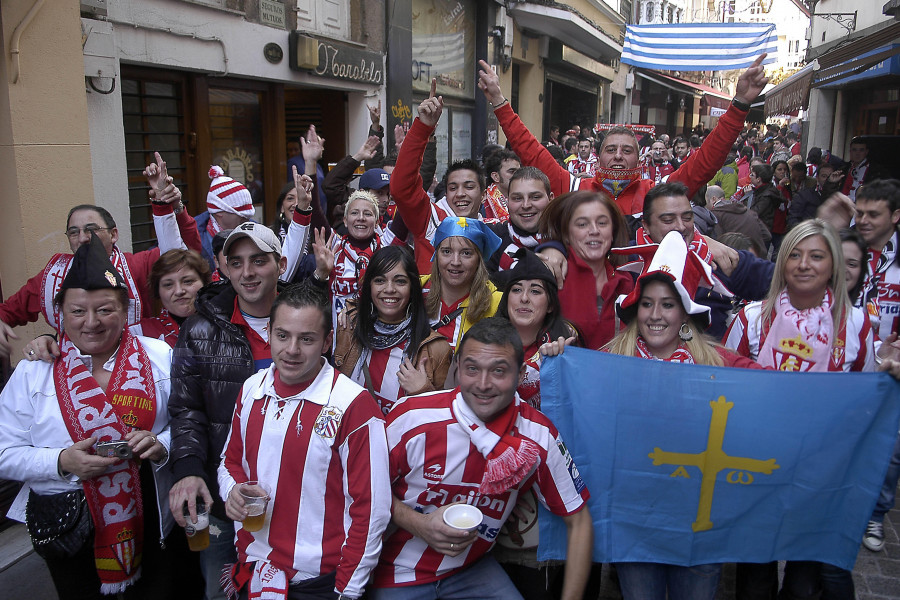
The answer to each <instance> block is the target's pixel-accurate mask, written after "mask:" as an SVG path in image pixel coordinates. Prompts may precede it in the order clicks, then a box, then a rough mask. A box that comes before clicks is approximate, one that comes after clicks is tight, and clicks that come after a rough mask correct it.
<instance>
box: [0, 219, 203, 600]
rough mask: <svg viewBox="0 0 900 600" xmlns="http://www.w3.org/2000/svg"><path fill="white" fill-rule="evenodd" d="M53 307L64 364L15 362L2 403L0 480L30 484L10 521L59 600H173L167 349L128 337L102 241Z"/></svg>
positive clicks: (117, 280)
mask: <svg viewBox="0 0 900 600" xmlns="http://www.w3.org/2000/svg"><path fill="white" fill-rule="evenodd" d="M56 303H57V305H58V306H59V308H60V314H61V315H62V319H63V325H64V327H65V329H64V332H63V334H62V337H61V338H60V340H59V345H60V351H61V355H60V357H59V358H57V359H56V360H55V361H53V363H52V364H48V363H46V362H44V361H34V362H21V363H19V365H18V367H17V368H16V370H15V372H14V373H13V375H12V377H11V378H10V380H9V382H8V383H7V385H6V387H5V388H4V389H3V392H2V394H0V477H3V478H6V479H11V480H16V481H22V482H24V484H25V485H24V486H23V488H22V491H21V492H20V493H19V496H18V497H17V498H16V501H15V502H14V503H13V506H12V508H11V510H10V513H9V516H10V517H11V518H13V519H16V520H19V521H25V522H27V524H28V529H29V533H30V534H31V538H32V542H33V544H34V547H35V551H36V552H37V553H38V554H39V555H40V556H42V557H43V558H44V560H45V561H46V562H47V566H48V568H49V570H50V574H51V577H52V578H53V583H54V585H55V587H56V590H57V593H58V594H59V597H60V599H61V600H69V599H97V600H99V599H100V598H102V597H105V596H104V595H107V594H116V593H123V592H124V595H125V597H126V598H144V597H146V598H151V597H154V598H162V597H173V596H172V594H173V593H175V590H174V582H175V578H174V577H172V576H170V570H171V569H172V568H175V565H176V564H178V563H176V562H175V558H174V556H173V554H174V553H173V552H172V551H171V550H169V551H163V550H161V546H163V541H164V540H165V538H166V535H167V534H168V532H169V531H170V530H171V527H172V516H171V513H170V511H169V507H168V489H169V483H170V481H169V473H168V469H167V468H165V464H166V460H167V458H168V445H169V440H170V434H169V428H168V421H169V415H168V411H167V402H168V395H169V367H170V364H171V350H170V349H169V346H168V345H167V344H165V343H164V342H161V341H159V340H152V339H148V338H142V337H138V336H135V335H133V334H131V333H130V332H129V331H128V329H126V325H127V316H128V313H127V307H128V290H127V287H126V284H125V282H124V280H123V279H122V277H121V275H119V273H118V272H117V271H116V270H115V269H114V268H113V266H112V264H111V263H110V261H109V258H108V256H107V255H106V252H105V251H104V249H103V245H102V244H101V242H100V240H99V239H98V238H97V237H96V235H94V236H93V239H92V241H91V243H89V244H84V245H83V246H81V247H80V248H78V250H77V251H76V253H75V257H74V258H73V260H72V265H71V267H70V269H69V271H68V273H67V275H66V278H65V280H64V281H63V284H62V289H61V291H60V292H59V294H58V296H57V298H56ZM26 501H27V506H26ZM173 537H175V536H174V534H173ZM179 537H181V539H182V540H183V536H180V535H179ZM166 541H167V542H168V540H166ZM182 545H183V543H182ZM178 561H179V562H181V561H182V559H181V558H179V559H178ZM142 569H143V570H144V571H145V572H146V573H147V575H148V576H147V577H145V578H143V579H142V578H141V571H142ZM184 584H185V582H184V581H179V583H178V585H179V588H178V589H179V592H178V593H181V592H184V591H185V587H184Z"/></svg>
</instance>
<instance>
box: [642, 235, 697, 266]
mask: <svg viewBox="0 0 900 600" xmlns="http://www.w3.org/2000/svg"><path fill="white" fill-rule="evenodd" d="M635 239H636V241H637V245H638V246H643V245H646V244H656V243H658V242H654V241H653V240H651V239H650V236H649V235H647V233H646V232H645V231H644V228H643V227H641V228H640V229H638V230H637V234H636V235H635ZM688 249H689V250H693V251H694V252H696V253H697V256H699V257H700V258H702V259H703V261H704V262H705V263H706V264H708V265H711V264H712V259H713V256H712V252H710V251H709V244H707V243H706V240H705V239H703V236H702V235H700V232H699V231H697V229H696V228H694V237H693V238H691V243H690V244H688Z"/></svg>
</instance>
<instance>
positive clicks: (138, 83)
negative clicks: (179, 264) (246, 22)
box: [121, 77, 191, 252]
mask: <svg viewBox="0 0 900 600" xmlns="http://www.w3.org/2000/svg"><path fill="white" fill-rule="evenodd" d="M121 85H122V116H123V118H124V125H125V157H126V163H127V168H128V205H129V208H130V216H131V237H132V247H133V249H134V251H135V252H139V251H141V250H146V249H148V248H151V247H153V246H155V245H156V233H155V231H154V229H153V216H152V213H151V211H150V200H149V197H148V195H147V192H148V188H147V181H146V179H145V178H144V176H143V174H142V173H143V170H144V167H145V166H146V165H147V164H148V163H149V162H150V161H151V160H153V152H154V151H155V152H159V153H160V155H162V157H163V159H164V160H165V161H166V165H167V168H168V172H169V175H171V176H172V177H173V178H174V179H175V184H176V185H178V186H179V187H180V188H181V191H182V194H183V195H184V197H185V198H186V199H187V198H190V197H191V190H190V189H189V185H188V178H187V172H186V165H185V159H186V156H185V152H186V149H185V147H184V144H183V140H184V133H185V126H184V111H183V101H182V93H183V89H182V88H183V85H182V84H181V82H178V81H146V80H139V79H129V78H125V77H123V78H122V83H121Z"/></svg>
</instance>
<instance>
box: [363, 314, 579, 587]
mask: <svg viewBox="0 0 900 600" xmlns="http://www.w3.org/2000/svg"><path fill="white" fill-rule="evenodd" d="M458 358H459V375H458V377H459V385H460V387H459V388H457V389H455V390H451V391H441V392H433V393H429V394H422V395H420V396H412V397H410V398H406V399H404V400H402V401H401V402H399V403H398V404H396V405H395V406H394V408H393V409H392V410H391V412H390V413H388V416H387V435H388V447H389V450H390V468H391V479H392V488H393V493H394V505H393V515H392V519H393V523H392V528H391V529H390V530H389V531H388V534H387V535H386V536H385V542H384V549H383V551H382V553H381V557H380V558H379V561H378V566H377V567H376V569H375V580H374V584H373V585H374V589H370V590H369V596H370V597H371V598H372V599H373V600H395V599H400V598H402V599H403V600H419V599H422V600H433V599H435V598H438V597H440V598H442V599H445V600H453V599H456V598H496V599H498V600H500V599H503V600H508V599H516V598H521V596H520V595H519V593H518V591H517V590H516V588H515V586H514V585H513V584H512V582H511V581H510V580H509V578H508V577H507V576H506V574H505V572H504V571H503V569H502V568H501V567H500V566H499V565H498V564H497V562H496V561H495V560H494V559H493V558H492V557H490V556H489V555H488V556H486V554H487V552H488V551H489V550H490V549H491V547H492V546H493V545H494V542H495V540H496V538H497V534H498V532H499V531H500V527H501V526H502V525H503V523H504V522H505V521H506V519H507V517H508V516H509V514H510V513H511V512H512V509H513V507H514V506H515V505H516V500H517V498H518V496H519V494H520V493H524V492H526V491H527V490H529V489H532V488H533V489H534V490H535V492H536V493H537V497H538V499H539V500H540V501H541V502H542V503H543V504H544V506H546V507H547V508H548V509H549V510H550V511H551V512H553V513H554V514H557V515H559V516H561V517H562V518H563V519H564V520H565V521H566V525H567V526H568V527H567V529H568V534H569V543H568V558H567V560H566V571H565V583H564V586H563V595H562V597H563V598H564V599H575V598H578V599H580V598H581V596H582V593H583V591H584V585H585V582H586V580H587V575H588V571H589V570H590V565H591V544H592V540H593V526H592V522H591V517H590V514H589V513H588V510H587V505H586V500H587V498H588V496H589V494H588V491H587V488H586V487H585V484H584V482H583V480H582V479H581V477H580V475H579V474H578V469H577V467H576V466H575V464H574V462H573V460H572V457H571V456H570V455H569V452H568V450H567V449H566V446H565V445H564V444H563V441H562V439H561V437H560V435H559V433H558V432H557V430H556V428H555V427H554V426H553V424H552V423H551V422H550V420H549V419H547V417H546V416H544V415H543V414H542V413H540V412H539V411H537V410H535V409H533V408H532V407H530V406H528V405H527V404H526V403H524V402H523V401H522V400H521V399H519V397H518V396H517V395H516V386H517V385H518V384H519V382H520V379H521V377H522V375H523V373H524V371H523V363H524V360H523V358H524V356H523V349H522V342H521V340H520V339H519V335H518V334H517V333H516V330H515V328H514V327H513V326H512V325H511V324H510V323H509V321H506V320H505V319H501V318H489V319H483V320H481V321H479V322H478V323H476V324H475V325H474V326H473V327H472V328H471V329H470V330H469V331H468V332H466V335H465V336H464V337H463V339H462V341H461V342H460V345H459V351H458ZM456 503H466V504H470V505H472V506H475V507H477V508H478V509H480V510H481V512H482V514H483V516H484V519H483V521H482V522H481V524H480V525H479V526H478V527H477V528H476V529H475V530H474V531H471V532H470V531H468V530H461V529H454V528H452V527H450V526H449V525H447V524H446V523H444V522H443V514H444V511H445V510H446V509H447V508H448V507H449V506H450V505H451V504H456Z"/></svg>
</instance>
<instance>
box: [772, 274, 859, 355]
mask: <svg viewBox="0 0 900 600" xmlns="http://www.w3.org/2000/svg"><path fill="white" fill-rule="evenodd" d="M833 302H834V296H833V295H832V292H831V289H828V288H826V290H825V297H824V298H823V299H822V303H821V304H820V305H819V306H814V307H812V308H805V309H798V308H794V306H793V305H792V304H791V299H790V297H789V296H788V293H787V290H786V289H785V290H782V292H781V294H779V296H778V300H777V305H776V306H775V307H774V310H773V311H772V318H771V319H770V320H769V321H768V322H766V323H763V327H762V333H761V334H760V340H759V355H758V357H757V362H759V364H761V365H763V366H764V367H774V368H775V369H778V370H779V371H794V372H806V371H811V372H826V371H841V370H842V369H843V365H844V359H845V353H844V348H846V346H847V344H846V338H847V331H846V330H847V319H846V314H845V315H842V317H841V327H840V330H839V331H838V334H837V338H835V331H834V319H833V317H832V316H831V306H832V303H833Z"/></svg>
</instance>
